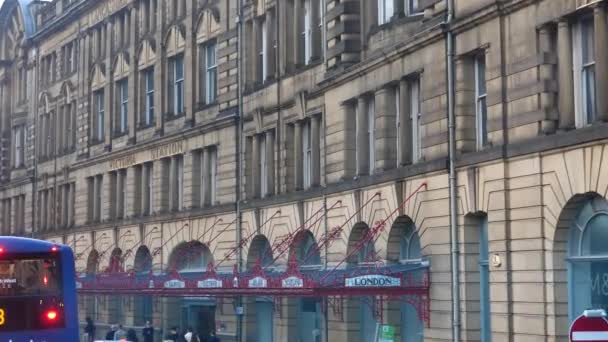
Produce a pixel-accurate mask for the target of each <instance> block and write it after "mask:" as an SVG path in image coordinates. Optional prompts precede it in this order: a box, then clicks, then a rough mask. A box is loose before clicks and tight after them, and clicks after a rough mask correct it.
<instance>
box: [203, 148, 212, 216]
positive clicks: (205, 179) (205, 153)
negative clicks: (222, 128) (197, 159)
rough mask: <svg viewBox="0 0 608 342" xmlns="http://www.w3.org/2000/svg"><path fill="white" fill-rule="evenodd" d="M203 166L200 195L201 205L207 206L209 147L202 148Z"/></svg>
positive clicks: (209, 176)
mask: <svg viewBox="0 0 608 342" xmlns="http://www.w3.org/2000/svg"><path fill="white" fill-rule="evenodd" d="M202 159H203V160H202V163H203V167H202V170H201V174H202V175H203V177H202V181H203V184H202V189H203V191H202V196H201V206H208V205H210V204H211V191H210V190H211V154H210V153H209V149H208V148H205V149H203V158H202Z"/></svg>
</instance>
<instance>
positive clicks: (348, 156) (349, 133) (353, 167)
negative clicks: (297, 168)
mask: <svg viewBox="0 0 608 342" xmlns="http://www.w3.org/2000/svg"><path fill="white" fill-rule="evenodd" d="M340 109H341V112H342V120H341V121H342V122H343V125H344V133H343V136H344V138H343V146H342V150H343V151H344V153H343V160H342V166H343V169H344V175H343V178H352V177H353V176H354V175H355V174H356V172H357V148H356V146H357V131H356V129H357V120H356V118H357V111H356V102H353V101H350V102H344V103H342V104H341V106H340ZM326 168H327V166H326Z"/></svg>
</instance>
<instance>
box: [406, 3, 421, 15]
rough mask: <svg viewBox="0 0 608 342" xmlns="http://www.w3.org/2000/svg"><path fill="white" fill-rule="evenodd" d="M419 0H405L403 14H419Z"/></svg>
mask: <svg viewBox="0 0 608 342" xmlns="http://www.w3.org/2000/svg"><path fill="white" fill-rule="evenodd" d="M418 3H419V0H405V14H406V15H416V14H421V13H422V11H421V10H420V8H419V6H418Z"/></svg>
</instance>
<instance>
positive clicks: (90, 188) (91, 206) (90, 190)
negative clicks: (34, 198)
mask: <svg viewBox="0 0 608 342" xmlns="http://www.w3.org/2000/svg"><path fill="white" fill-rule="evenodd" d="M39 202H40V201H39ZM38 207H39V208H38V210H39V211H40V207H41V206H40V205H39V206H38ZM94 218H95V177H87V223H90V222H93V221H94Z"/></svg>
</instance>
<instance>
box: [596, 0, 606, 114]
mask: <svg viewBox="0 0 608 342" xmlns="http://www.w3.org/2000/svg"><path fill="white" fill-rule="evenodd" d="M593 23H594V32H595V38H594V44H595V46H594V47H595V103H596V106H597V117H596V120H597V121H608V78H607V77H606V75H608V45H607V44H606V42H607V41H608V32H607V30H608V27H606V25H607V23H606V7H605V6H604V5H603V3H598V4H597V5H595V6H594V8H593Z"/></svg>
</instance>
